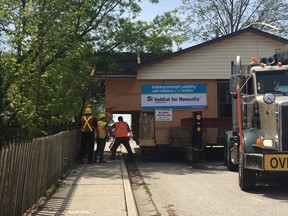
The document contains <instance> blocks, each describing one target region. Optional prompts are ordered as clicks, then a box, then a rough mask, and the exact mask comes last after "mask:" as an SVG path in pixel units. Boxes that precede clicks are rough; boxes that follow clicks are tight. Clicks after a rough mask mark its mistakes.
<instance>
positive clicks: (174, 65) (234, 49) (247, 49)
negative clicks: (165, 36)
mask: <svg viewBox="0 0 288 216" xmlns="http://www.w3.org/2000/svg"><path fill="white" fill-rule="evenodd" d="M284 45H285V44H284V43H281V42H278V41H275V40H272V39H269V38H267V37H263V36H259V35H257V34H254V33H250V32H248V33H245V34H242V35H238V36H236V37H233V38H230V39H226V40H223V41H220V42H217V43H214V44H211V45H209V46H205V47H202V48H199V49H195V50H191V52H187V53H183V54H182V55H179V56H176V57H173V58H170V59H167V60H164V61H162V62H160V63H157V64H153V65H149V66H146V67H144V68H142V69H140V70H139V71H138V73H137V79H138V80H142V79H148V80H151V79H154V80H158V79H169V80H171V79H172V80H173V79H228V78H229V76H230V73H231V61H235V59H236V56H237V55H239V56H240V57H241V61H242V63H243V64H247V63H248V62H249V59H250V58H251V57H258V58H260V57H267V56H271V55H273V54H274V51H275V50H276V49H280V48H283V46H284Z"/></svg>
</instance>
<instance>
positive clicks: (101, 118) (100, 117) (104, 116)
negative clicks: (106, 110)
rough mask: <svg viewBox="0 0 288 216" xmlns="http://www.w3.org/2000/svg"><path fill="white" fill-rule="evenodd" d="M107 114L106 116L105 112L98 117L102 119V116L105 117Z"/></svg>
mask: <svg viewBox="0 0 288 216" xmlns="http://www.w3.org/2000/svg"><path fill="white" fill-rule="evenodd" d="M105 116H106V115H105V114H103V113H101V114H100V115H99V117H98V118H99V119H102V118H104V117H105Z"/></svg>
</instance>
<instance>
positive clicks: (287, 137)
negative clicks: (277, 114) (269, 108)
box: [281, 106, 288, 151]
mask: <svg viewBox="0 0 288 216" xmlns="http://www.w3.org/2000/svg"><path fill="white" fill-rule="evenodd" d="M281 114H282V116H281V119H282V124H281V125H282V133H281V134H282V139H281V140H282V151H288V106H282V107H281Z"/></svg>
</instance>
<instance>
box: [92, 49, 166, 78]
mask: <svg viewBox="0 0 288 216" xmlns="http://www.w3.org/2000/svg"><path fill="white" fill-rule="evenodd" d="M160 56H161V55H159V54H153V53H128V52H123V53H107V54H103V55H101V56H100V58H99V61H98V63H97V65H95V67H94V69H93V71H92V74H91V75H92V76H95V77H99V78H112V77H118V78H121V77H123V78H124V77H125V78H127V77H136V75H137V70H136V66H138V65H139V64H141V63H146V62H150V61H151V60H153V59H155V58H159V57H160ZM162 56H163V54H162Z"/></svg>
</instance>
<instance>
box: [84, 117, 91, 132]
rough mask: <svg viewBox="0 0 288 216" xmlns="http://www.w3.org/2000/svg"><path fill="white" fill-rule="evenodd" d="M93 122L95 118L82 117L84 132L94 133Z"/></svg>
mask: <svg viewBox="0 0 288 216" xmlns="http://www.w3.org/2000/svg"><path fill="white" fill-rule="evenodd" d="M93 121H94V118H93V116H82V118H81V124H82V132H93V130H94V125H93Z"/></svg>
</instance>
